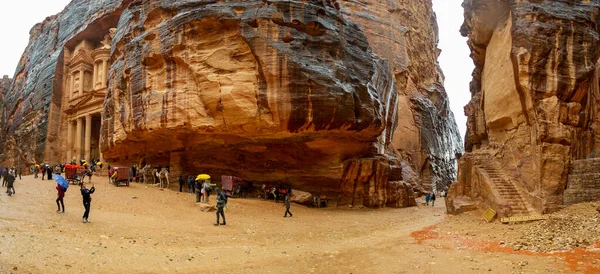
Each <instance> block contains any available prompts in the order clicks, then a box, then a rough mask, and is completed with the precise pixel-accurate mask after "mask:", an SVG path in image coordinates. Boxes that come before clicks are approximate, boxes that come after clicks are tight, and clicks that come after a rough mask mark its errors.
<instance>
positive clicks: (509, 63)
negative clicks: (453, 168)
mask: <svg viewBox="0 0 600 274" xmlns="http://www.w3.org/2000/svg"><path fill="white" fill-rule="evenodd" d="M463 6H464V7H465V23H464V25H463V28H462V30H461V31H462V34H463V35H464V36H467V37H468V38H469V42H468V43H469V46H470V47H471V51H472V58H473V61H474V63H475V65H476V68H475V71H474V72H473V81H472V83H471V95H472V99H471V102H470V103H469V104H468V105H467V106H465V114H466V115H467V116H468V127H467V140H465V144H466V150H467V153H466V155H465V156H464V157H463V158H462V159H461V161H460V163H459V172H458V173H459V175H458V182H457V183H456V184H452V187H451V190H452V191H450V192H449V193H451V194H452V195H450V196H449V200H450V203H451V202H452V200H453V199H456V197H459V196H463V195H464V196H467V197H470V198H472V199H473V200H474V201H475V202H476V203H477V204H478V205H479V206H480V207H488V206H491V207H492V208H494V209H495V210H496V211H497V212H498V214H499V215H500V216H507V215H528V214H535V213H546V212H550V211H554V210H557V209H558V208H560V206H561V205H562V204H563V193H564V190H565V189H566V188H568V184H567V181H568V173H569V163H570V162H572V161H573V160H577V159H585V158H588V157H590V156H591V154H592V152H593V151H595V150H597V149H598V148H600V147H599V143H598V142H597V141H595V140H596V139H597V138H598V136H599V133H600V132H598V129H599V128H600V127H598V124H599V123H600V118H598V115H597V109H598V102H597V100H596V99H593V98H598V95H597V94H598V91H599V88H598V81H599V77H598V75H599V74H598V71H599V70H600V66H598V62H597V61H598V50H597V49H598V47H599V46H600V45H599V39H600V36H599V29H598V23H600V21H599V18H600V17H599V15H600V2H598V1H576V2H568V1H533V0H531V1H513V0H510V1H495V0H467V1H465V3H464V4H463Z"/></svg>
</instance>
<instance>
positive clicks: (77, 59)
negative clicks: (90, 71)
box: [69, 49, 94, 67]
mask: <svg viewBox="0 0 600 274" xmlns="http://www.w3.org/2000/svg"><path fill="white" fill-rule="evenodd" d="M93 63H94V59H92V57H91V56H90V54H89V53H88V52H87V51H86V50H84V49H80V50H79V51H77V54H75V56H73V58H72V59H71V61H70V62H69V66H70V67H75V66H77V65H79V64H85V65H91V64H93Z"/></svg>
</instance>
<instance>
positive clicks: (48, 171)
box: [46, 166, 52, 180]
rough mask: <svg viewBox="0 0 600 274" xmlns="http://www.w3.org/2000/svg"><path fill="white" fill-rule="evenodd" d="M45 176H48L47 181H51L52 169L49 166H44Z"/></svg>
mask: <svg viewBox="0 0 600 274" xmlns="http://www.w3.org/2000/svg"><path fill="white" fill-rule="evenodd" d="M46 174H47V175H48V180H52V168H50V166H46Z"/></svg>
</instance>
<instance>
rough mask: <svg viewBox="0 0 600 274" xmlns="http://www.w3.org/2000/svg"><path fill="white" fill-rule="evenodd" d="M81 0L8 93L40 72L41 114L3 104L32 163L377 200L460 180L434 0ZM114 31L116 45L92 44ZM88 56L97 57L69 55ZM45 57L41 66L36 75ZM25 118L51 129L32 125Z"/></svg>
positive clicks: (37, 41) (40, 40)
mask: <svg viewBox="0 0 600 274" xmlns="http://www.w3.org/2000/svg"><path fill="white" fill-rule="evenodd" d="M84 2H86V1H73V2H72V3H71V4H69V6H68V7H67V8H66V9H65V11H63V12H62V13H60V14H58V15H57V16H55V17H51V18H49V19H48V20H47V22H44V23H43V24H41V25H39V26H37V27H36V28H34V30H37V32H39V34H37V33H34V34H32V41H31V43H30V46H29V48H28V49H27V51H26V53H25V55H24V57H23V58H24V59H23V62H22V66H21V67H20V68H19V69H18V71H17V77H16V78H15V83H21V84H20V85H16V86H14V88H13V90H12V91H13V93H14V96H13V97H11V102H12V101H15V102H16V101H19V100H27V99H28V97H27V96H26V94H29V93H27V91H28V90H31V89H32V88H33V87H34V86H35V87H39V90H36V91H35V92H32V93H31V94H33V95H30V96H33V97H35V96H39V97H40V98H43V101H41V102H39V103H37V104H34V106H36V107H37V108H34V109H33V112H32V113H34V115H36V118H37V119H34V117H28V118H25V117H20V116H18V115H14V113H21V112H24V111H26V110H27V111H30V110H32V109H25V108H24V107H23V106H14V105H10V104H5V108H6V109H7V110H9V112H8V113H9V114H7V115H6V116H4V117H3V124H2V126H3V129H6V130H8V132H9V133H10V134H9V135H7V136H9V137H8V139H14V140H15V141H16V143H21V142H25V143H31V144H35V145H34V146H32V147H33V148H35V147H37V149H33V150H32V149H31V148H25V147H24V151H23V152H19V154H24V153H25V154H27V153H28V155H30V156H29V157H30V158H31V159H32V161H31V162H36V161H38V162H39V161H50V162H59V161H61V162H62V161H64V159H65V158H72V157H75V158H78V157H81V158H83V159H88V160H89V158H90V157H91V158H94V156H95V155H99V156H100V157H103V158H104V159H105V160H106V161H105V162H109V163H111V164H113V165H132V164H138V165H142V166H143V165H145V164H152V165H162V166H167V165H168V166H170V168H171V176H179V174H183V175H187V174H192V173H209V174H211V175H215V176H214V177H220V175H222V174H227V175H236V176H239V177H243V178H245V179H247V180H251V181H254V182H257V183H263V182H264V183H271V184H280V185H282V186H285V187H292V188H294V189H300V190H305V191H310V192H318V193H322V194H327V195H328V196H329V197H333V198H334V200H335V201H337V202H338V205H345V204H350V205H366V206H373V207H381V206H386V205H387V206H404V205H411V204H413V203H411V202H410V201H408V199H410V197H412V196H411V195H412V194H410V193H411V192H412V188H410V187H408V186H407V185H404V184H401V183H394V184H393V185H392V184H390V183H389V182H390V181H400V180H405V181H408V182H411V183H413V184H424V185H425V187H426V188H443V187H444V186H446V185H447V184H448V183H449V182H451V181H452V180H453V179H454V176H455V174H456V155H459V154H461V153H462V146H461V141H460V137H459V136H458V131H457V129H456V125H455V122H454V118H453V114H452V113H451V112H450V111H449V109H448V99H447V96H446V93H445V91H444V89H443V87H442V82H443V76H442V74H441V72H440V70H439V68H438V66H437V56H438V50H437V49H436V43H437V41H436V37H437V33H436V26H435V20H434V15H433V12H432V9H431V3H430V1H425V0H423V1H410V3H404V2H409V1H404V2H402V3H398V1H344V2H341V1H321V0H295V1H211V2H210V3H207V2H202V1H197V2H193V3H192V2H190V1H152V0H150V1H109V0H105V1H96V2H95V4H93V5H92V6H91V7H90V8H89V9H87V8H86V9H83V6H84V5H85V3H84ZM86 3H87V2H86ZM65 24H66V25H69V26H70V27H69V28H67V29H66V30H63V27H62V26H63V25H65ZM58 25H60V26H61V27H60V28H57V27H56V26H58ZM111 28H115V31H114V33H113V35H112V41H111V43H110V46H109V45H105V43H103V42H102V41H104V40H103V39H104V38H105V35H106V34H108V33H110V29H111ZM53 31H54V32H53ZM86 41H87V43H89V45H90V46H89V47H83V48H84V52H81V51H80V50H78V49H80V48H82V46H81V44H82V43H86ZM47 43H52V44H51V45H47ZM105 46H106V48H108V47H110V56H109V59H108V60H106V59H104V58H103V57H102V58H100V57H101V56H100V55H99V54H96V55H95V54H93V52H95V51H98V50H99V49H102V48H105ZM88 51H89V54H88ZM80 52H81V53H82V54H84V55H85V56H88V55H89V56H90V58H81V56H80V55H78V54H79V53H80ZM86 54H88V55H86ZM78 56H79V57H78ZM94 56H96V57H98V58H95V57H94ZM78 58H79V59H78ZM80 59H81V60H84V61H85V60H87V61H86V62H87V63H86V64H88V63H89V64H91V65H89V64H88V65H87V66H77V65H75V66H73V65H72V64H73V62H75V63H77V62H79V61H73V60H80ZM105 61H106V62H105ZM33 62H35V63H33ZM84 63H85V62H84ZM36 64H37V65H36ZM39 64H44V66H45V68H47V69H46V70H44V71H43V75H42V76H43V77H37V78H29V77H30V75H32V73H33V72H34V71H35V72H37V73H41V72H40V70H39V69H36V66H40V65H39ZM104 64H107V65H108V67H109V69H108V71H105V70H103V68H104V66H105V65H104ZM86 68H87V69H86ZM98 68H102V69H98ZM81 71H84V72H83V73H82V72H81ZM85 71H90V73H89V74H86V72H85ZM105 73H108V74H105ZM86 75H87V78H86ZM85 79H92V80H91V82H92V85H91V86H89V88H88V89H86V88H85V87H86V86H85V83H86V81H85ZM97 79H100V85H99V86H96V82H97V81H96V80H97ZM103 79H106V81H104V80H103ZM50 83H51V84H52V85H49V84H50ZM77 83H81V84H79V85H80V86H77V87H78V88H79V89H77V90H76V89H75V86H76V84H77ZM44 84H45V85H44ZM81 87H83V88H81ZM103 92H106V93H105V96H104V100H103V112H102V114H101V120H95V119H96V118H95V117H97V115H95V114H94V113H95V112H93V111H92V110H93V109H95V107H94V106H96V102H97V100H96V99H95V98H96V97H97V96H96V95H98V94H100V95H102V93H103ZM73 94H76V96H73ZM86 94H89V95H86ZM68 96H71V97H70V99H67V98H69V97H68ZM88 110H90V111H88ZM88 112H89V113H88ZM86 115H89V116H90V119H89V120H87V119H88V117H87V116H86ZM83 120H85V121H83ZM23 121H33V122H35V123H38V124H39V127H38V128H37V129H36V130H38V131H39V132H38V133H35V134H33V135H24V134H22V133H24V132H26V129H25V128H24V127H22V126H20V125H19V122H23ZM88 121H89V123H88ZM88 124H89V125H90V126H89V127H88V126H87V125H88ZM96 124H101V127H100V128H96V127H95V126H94V125H96ZM84 127H85V130H84V129H83V128H84ZM88 128H89V130H88ZM69 129H70V130H69ZM96 132H97V134H98V135H97V136H98V140H99V143H100V148H99V150H100V151H99V152H98V153H96V152H94V151H93V149H94V147H95V145H94V143H93V139H95V138H94V137H95V136H96V135H95V134H96ZM32 136H38V138H32ZM81 140H84V141H83V142H82V141H81ZM8 141H9V140H4V139H3V140H0V142H8ZM88 142H89V143H88ZM3 160H4V161H11V158H10V157H4V158H3ZM356 168H362V169H361V170H360V171H357V172H354V171H353V172H350V170H355V169H356ZM350 185H352V186H356V187H349V186H350ZM408 189H410V191H409V190H408ZM398 193H400V194H398ZM347 197H358V199H347ZM413 199H414V198H413Z"/></svg>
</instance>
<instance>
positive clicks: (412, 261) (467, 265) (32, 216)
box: [0, 176, 600, 273]
mask: <svg viewBox="0 0 600 274" xmlns="http://www.w3.org/2000/svg"><path fill="white" fill-rule="evenodd" d="M94 182H95V183H96V193H95V194H93V195H92V197H93V201H92V210H91V214H90V221H91V223H87V224H84V223H82V222H81V216H82V214H83V211H84V209H83V205H82V201H81V195H80V193H79V189H78V187H77V186H71V188H70V189H69V190H68V191H67V193H66V197H65V205H66V214H57V213H56V204H55V201H54V200H55V198H56V190H55V189H54V187H55V183H54V182H53V181H52V182H48V181H42V180H40V179H33V177H31V176H27V177H23V180H21V181H20V180H17V182H16V183H15V188H16V191H17V193H16V195H14V196H11V197H8V196H7V195H4V194H3V193H4V191H2V195H0V208H1V209H0V272H1V273H29V272H32V273H59V272H61V273H159V272H160V273H163V272H168V273H198V272H200V271H202V272H220V273H483V272H485V273H585V272H587V273H598V272H597V271H600V268H597V264H596V262H597V260H596V258H597V255H598V251H597V249H587V250H585V252H587V253H582V254H579V253H577V254H575V255H577V256H575V255H573V256H569V255H566V253H554V254H538V253H532V252H522V251H519V252H515V251H512V249H511V248H508V247H503V246H501V245H499V244H498V243H497V242H498V241H499V240H500V238H501V237H500V235H501V234H498V233H496V231H503V230H502V229H497V228H498V227H500V226H505V225H502V224H499V223H494V224H486V223H484V222H482V221H481V220H480V216H479V215H478V214H465V215H461V216H446V215H445V214H444V204H443V201H442V200H439V199H438V201H437V202H438V203H437V204H436V207H434V208H433V207H423V206H419V207H414V208H408V209H381V210H371V209H347V208H343V209H340V208H338V209H334V208H328V209H314V208H307V207H303V206H299V205H292V209H291V211H292V212H293V213H294V217H293V218H283V213H284V207H283V206H282V204H276V203H274V202H273V201H262V200H258V199H229V204H228V210H227V212H226V216H227V225H226V226H219V227H215V226H213V223H214V222H215V213H214V211H213V212H201V211H200V207H199V206H198V205H196V204H195V203H194V197H193V196H192V195H188V194H186V193H178V192H174V191H170V190H167V191H162V190H158V189H156V188H154V187H152V186H148V185H143V184H136V183H133V184H132V185H131V186H130V187H118V188H117V187H114V186H112V185H109V184H108V183H107V179H106V178H105V177H104V178H103V177H100V178H99V177H94ZM211 198H214V196H213V197H211ZM213 200H214V199H213ZM512 227H515V226H512ZM467 234H468V235H467ZM469 235H475V236H469ZM487 240H490V241H489V242H488V241H487ZM584 255H585V256H590V257H584ZM594 256H596V257H594Z"/></svg>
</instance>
